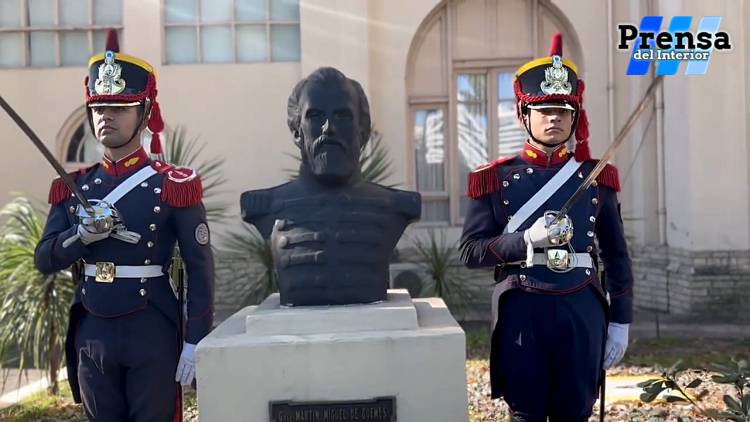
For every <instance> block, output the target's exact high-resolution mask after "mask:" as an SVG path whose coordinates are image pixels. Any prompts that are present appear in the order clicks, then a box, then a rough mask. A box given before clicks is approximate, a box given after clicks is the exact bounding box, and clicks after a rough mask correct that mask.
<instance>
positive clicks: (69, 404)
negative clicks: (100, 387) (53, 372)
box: [0, 382, 86, 422]
mask: <svg viewBox="0 0 750 422" xmlns="http://www.w3.org/2000/svg"><path fill="white" fill-rule="evenodd" d="M0 421H4V422H86V415H85V414H84V413H83V408H82V407H81V406H80V405H77V404H74V403H73V395H72V394H71V393H70V386H68V384H67V383H66V382H62V383H61V384H60V395H59V396H53V395H50V394H49V393H48V392H47V391H40V392H38V393H36V394H34V395H32V396H30V397H28V398H26V399H24V400H22V401H21V402H20V403H18V404H14V405H12V406H10V407H7V408H5V409H0Z"/></svg>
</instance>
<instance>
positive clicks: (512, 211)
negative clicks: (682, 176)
mask: <svg viewBox="0 0 750 422" xmlns="http://www.w3.org/2000/svg"><path fill="white" fill-rule="evenodd" d="M514 89H515V94H516V100H517V111H518V117H519V120H520V122H521V123H522V124H523V125H524V127H525V128H526V130H527V132H528V136H529V137H528V141H527V142H526V144H525V145H524V147H523V150H522V151H521V152H520V153H519V154H518V155H516V156H511V157H504V158H500V159H498V160H495V161H493V162H491V163H489V164H486V165H484V166H481V167H479V168H478V169H476V170H475V171H474V172H472V173H471V174H470V175H469V187H468V195H469V196H470V198H471V201H470V204H469V207H468V210H467V213H466V219H465V223H464V230H463V236H462V239H461V246H460V249H461V258H462V261H463V262H464V264H465V265H467V266H468V267H470V268H476V267H494V268H495V280H496V282H497V284H496V288H495V292H494V294H493V298H492V301H493V303H492V304H493V314H494V315H493V334H492V351H491V357H490V373H491V384H492V396H493V397H494V398H499V397H502V398H504V399H505V401H506V402H507V404H508V406H509V407H510V410H511V414H512V418H513V420H514V421H518V422H520V421H524V422H527V421H528V422H537V421H547V420H548V418H549V421H552V422H555V421H560V422H562V421H564V422H575V421H587V420H588V418H589V416H590V415H591V413H592V407H593V404H594V402H595V400H596V396H597V389H598V387H599V386H600V385H601V382H602V381H603V380H602V376H603V371H602V367H604V368H608V367H610V366H612V365H614V364H615V363H617V362H618V361H619V360H620V359H621V358H622V357H623V355H624V353H625V349H626V347H627V342H628V324H629V323H630V321H631V318H632V274H631V269H630V260H629V257H628V252H627V246H626V243H625V236H624V235H623V227H622V221H621V218H620V214H619V206H618V200H617V192H618V191H619V189H620V186H619V179H618V175H617V169H616V168H615V167H613V166H611V165H607V166H606V167H605V168H604V170H603V171H602V172H601V173H600V174H599V175H598V176H597V178H596V179H595V182H594V183H593V184H592V186H591V187H589V188H588V189H587V190H586V191H585V192H584V194H583V195H582V196H581V197H580V199H579V200H578V201H577V202H576V203H575V204H574V205H573V206H572V207H571V208H570V211H569V212H568V214H567V215H557V213H556V210H560V208H561V207H562V206H563V204H564V203H565V202H566V201H567V200H568V199H569V198H571V196H572V194H573V193H574V192H575V191H576V189H577V188H578V187H579V186H580V185H581V183H582V182H583V180H584V179H585V178H586V176H587V175H588V174H589V173H590V172H591V171H592V169H593V168H594V166H595V165H596V163H597V161H596V160H592V159H591V157H590V156H589V149H588V145H587V139H588V122H587V119H586V114H585V111H584V109H583V90H584V84H583V81H582V80H580V79H579V78H578V70H577V68H576V66H575V64H573V62H571V61H570V60H569V59H565V58H563V57H562V39H561V36H560V34H556V35H555V36H554V37H553V42H552V47H551V50H550V57H543V58H539V59H536V60H532V61H530V62H528V63H526V64H524V65H523V66H521V67H520V68H519V69H518V71H517V72H516V75H515V80H514ZM573 137H575V152H574V153H571V152H570V151H569V150H568V147H567V146H566V144H567V143H568V141H573ZM597 257H598V258H601V262H602V263H603V267H604V271H605V273H606V282H607V283H606V284H607V285H606V287H605V286H603V285H602V283H601V281H600V280H599V277H598V276H597V270H598V260H597Z"/></svg>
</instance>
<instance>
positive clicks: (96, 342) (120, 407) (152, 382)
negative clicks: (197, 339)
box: [76, 306, 178, 422]
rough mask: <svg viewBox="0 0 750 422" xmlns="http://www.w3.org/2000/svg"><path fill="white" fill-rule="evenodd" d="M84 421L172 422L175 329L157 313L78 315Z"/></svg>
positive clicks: (176, 343) (146, 311) (174, 389)
mask: <svg viewBox="0 0 750 422" xmlns="http://www.w3.org/2000/svg"><path fill="white" fill-rule="evenodd" d="M76 350H77V351H78V378H79V381H80V387H81V394H82V398H83V404H84V408H85V410H86V416H88V418H89V420H90V421H96V422H172V420H173V418H174V415H175V409H176V403H177V402H176V400H177V391H178V390H177V383H176V382H175V380H174V377H175V371H176V368H177V359H178V355H177V350H178V336H177V328H176V327H175V325H174V324H173V323H172V322H171V321H170V320H169V319H167V318H166V317H165V316H164V315H163V314H162V313H161V312H159V311H158V310H156V309H154V308H152V307H151V306H147V307H146V308H145V309H144V310H142V311H138V312H135V313H132V314H129V315H125V316H122V317H118V318H98V317H96V316H93V315H91V314H89V313H86V315H85V316H83V319H82V321H81V322H80V325H79V327H78V330H77V333H76Z"/></svg>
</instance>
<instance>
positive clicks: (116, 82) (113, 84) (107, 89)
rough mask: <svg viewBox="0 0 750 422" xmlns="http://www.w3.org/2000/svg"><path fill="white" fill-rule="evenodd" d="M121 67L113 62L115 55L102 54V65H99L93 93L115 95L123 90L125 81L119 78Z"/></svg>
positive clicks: (109, 52) (108, 52)
mask: <svg viewBox="0 0 750 422" xmlns="http://www.w3.org/2000/svg"><path fill="white" fill-rule="evenodd" d="M121 74H122V67H121V66H120V65H119V64H117V63H116V62H115V53H114V52H112V51H107V52H106V53H104V63H102V64H100V65H99V77H97V78H96V83H95V84H94V91H96V93H97V94H99V95H117V94H119V93H121V92H122V91H124V90H125V81H124V80H123V79H121V78H120V75H121Z"/></svg>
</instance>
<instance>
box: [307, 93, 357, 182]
mask: <svg viewBox="0 0 750 422" xmlns="http://www.w3.org/2000/svg"><path fill="white" fill-rule="evenodd" d="M357 101H358V100H357V95H356V93H355V91H354V89H352V87H351V85H350V84H349V83H340V82H337V81H325V82H316V83H313V84H312V85H309V86H308V87H306V89H305V91H304V92H303V93H302V95H301V97H300V116H301V119H300V127H299V130H298V131H297V133H296V134H295V136H296V137H297V139H296V141H297V144H298V145H299V146H300V150H301V152H302V160H303V161H304V162H305V163H306V164H307V166H308V168H309V169H310V170H311V171H312V173H313V175H314V176H315V177H316V178H317V179H318V180H320V181H321V182H323V183H326V184H343V183H346V182H347V181H349V179H350V178H351V177H352V175H353V174H354V173H355V172H356V171H357V169H358V166H359V154H360V148H361V145H362V140H361V139H360V138H361V132H360V130H359V129H360V128H359V114H358V113H357V104H358V102H357Z"/></svg>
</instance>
